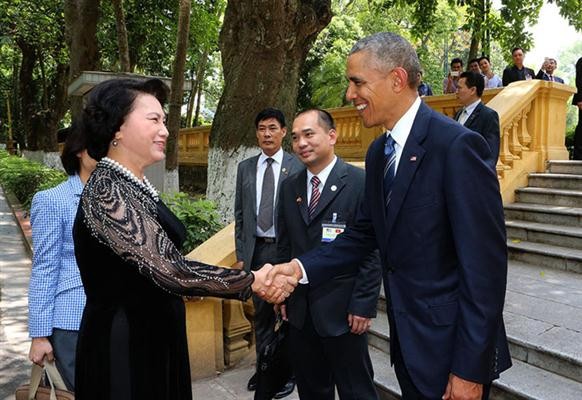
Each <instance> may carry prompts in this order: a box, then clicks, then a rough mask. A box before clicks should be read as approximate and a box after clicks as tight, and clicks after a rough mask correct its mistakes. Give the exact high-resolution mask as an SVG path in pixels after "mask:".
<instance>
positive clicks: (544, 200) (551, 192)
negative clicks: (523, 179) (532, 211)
mask: <svg viewBox="0 0 582 400" xmlns="http://www.w3.org/2000/svg"><path fill="white" fill-rule="evenodd" d="M515 201H516V202H522V203H535V204H548V205H552V206H565V207H578V208H582V191H575V190H561V189H546V188H536V187H525V188H520V189H517V190H516V191H515Z"/></svg>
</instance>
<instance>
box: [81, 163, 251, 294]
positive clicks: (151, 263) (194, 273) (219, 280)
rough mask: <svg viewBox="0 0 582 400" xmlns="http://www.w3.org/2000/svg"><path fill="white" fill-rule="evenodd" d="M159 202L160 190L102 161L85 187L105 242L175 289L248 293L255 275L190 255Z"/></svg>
mask: <svg viewBox="0 0 582 400" xmlns="http://www.w3.org/2000/svg"><path fill="white" fill-rule="evenodd" d="M122 168H123V167H122ZM127 172H129V171H127ZM129 174H131V172H129ZM158 201H160V200H159V199H158V197H157V193H156V192H155V189H154V191H153V192H152V191H151V190H150V189H149V188H148V187H147V186H146V185H144V184H143V183H141V182H140V181H139V180H138V179H137V178H135V176H133V174H131V176H130V175H128V174H127V173H126V171H124V170H123V169H121V168H119V167H118V165H116V164H114V163H111V162H109V161H107V160H105V161H104V160H102V161H100V162H99V163H98V164H97V168H96V170H95V171H94V172H93V174H92V175H91V177H90V179H89V181H88V182H87V184H86V185H85V189H84V191H83V196H82V199H81V204H82V208H83V212H84V223H85V225H86V226H87V227H88V228H89V231H90V233H91V235H92V236H93V237H94V238H96V239H97V240H98V241H99V242H100V243H102V244H103V245H105V246H107V247H109V248H110V249H111V250H112V251H113V252H114V253H115V254H117V255H118V256H119V257H121V258H122V259H123V260H124V261H125V262H127V263H129V264H131V265H135V266H136V267H137V268H138V270H139V272H140V273H141V274H142V275H144V276H146V277H147V278H149V279H150V280H151V281H152V282H154V283H155V284H156V285H157V286H159V287H160V288H162V289H164V290H166V291H168V292H170V293H173V294H176V295H182V296H219V297H230V298H240V299H246V298H248V297H249V296H250V295H251V289H250V285H251V284H252V282H253V280H254V277H253V275H252V274H249V273H246V272H244V271H241V270H234V269H226V268H218V267H214V266H211V265H207V264H203V263H199V262H196V261H192V260H187V259H186V258H185V257H184V256H183V255H182V254H181V253H180V251H179V250H178V249H177V248H176V246H175V245H174V243H173V242H172V241H171V240H170V238H169V237H168V235H167V233H166V232H165V231H164V229H163V228H162V226H161V225H160V224H159V222H158V220H157V202H158Z"/></svg>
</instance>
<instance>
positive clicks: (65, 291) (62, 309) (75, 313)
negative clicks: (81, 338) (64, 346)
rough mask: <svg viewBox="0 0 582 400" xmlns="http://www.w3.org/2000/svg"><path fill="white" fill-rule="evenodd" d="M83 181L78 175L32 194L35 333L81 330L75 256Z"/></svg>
mask: <svg viewBox="0 0 582 400" xmlns="http://www.w3.org/2000/svg"><path fill="white" fill-rule="evenodd" d="M82 191H83V183H82V182H81V179H80V178H79V176H78V175H74V176H69V179H67V181H65V182H63V183H61V184H60V185H58V186H56V187H54V188H52V189H49V190H43V191H41V192H38V193H36V194H35V195H34V198H33V199H32V207H31V210H30V223H31V226H32V242H33V248H34V251H33V256H32V271H31V274H30V286H29V291H28V314H29V315H28V331H29V334H30V337H33V338H34V337H48V336H50V335H51V334H52V329H53V328H59V329H66V330H79V324H80V322H81V315H82V313H83V308H84V307H85V292H84V290H83V284H82V282H81V276H80V274H79V268H78V267H77V262H76V260H75V250H74V245H73V223H74V221H75V215H76V213H77V207H78V205H79V200H80V196H81V192H82Z"/></svg>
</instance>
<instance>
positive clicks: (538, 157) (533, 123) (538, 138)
mask: <svg viewBox="0 0 582 400" xmlns="http://www.w3.org/2000/svg"><path fill="white" fill-rule="evenodd" d="M575 92H576V90H575V89H574V88H573V87H571V86H567V85H564V84H561V83H556V82H546V81H541V80H531V81H519V82H515V83H512V84H511V85H509V86H508V87H506V88H504V89H503V90H502V91H501V92H500V93H499V94H498V95H497V96H495V97H494V98H493V99H491V101H489V103H487V105H488V106H489V107H491V108H493V109H494V110H495V111H497V113H498V114H499V125H500V131H501V132H500V134H501V140H500V146H499V160H498V161H497V175H498V177H499V182H500V186H501V195H502V197H503V202H504V203H511V202H513V201H514V197H515V189H517V188H519V187H523V186H526V185H527V176H528V174H529V173H531V172H542V171H544V170H545V168H546V162H547V161H548V160H550V159H551V160H567V159H568V151H567V149H566V147H565V137H564V136H565V132H566V111H567V110H566V107H568V103H567V99H568V98H569V97H570V96H571V95H572V94H573V93H575Z"/></svg>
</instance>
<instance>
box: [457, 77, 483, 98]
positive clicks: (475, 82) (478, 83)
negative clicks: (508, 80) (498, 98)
mask: <svg viewBox="0 0 582 400" xmlns="http://www.w3.org/2000/svg"><path fill="white" fill-rule="evenodd" d="M460 78H465V84H466V85H467V87H468V88H472V87H475V88H477V97H481V96H482V95H483V90H484V89H485V79H483V75H481V74H479V73H477V72H473V71H465V72H463V73H462V74H461V76H460V77H459V79H460Z"/></svg>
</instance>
